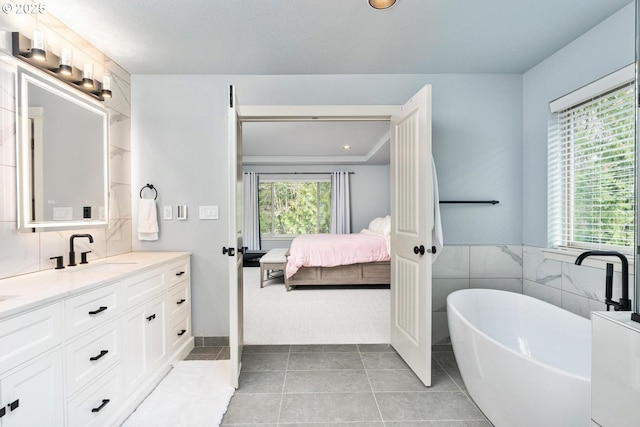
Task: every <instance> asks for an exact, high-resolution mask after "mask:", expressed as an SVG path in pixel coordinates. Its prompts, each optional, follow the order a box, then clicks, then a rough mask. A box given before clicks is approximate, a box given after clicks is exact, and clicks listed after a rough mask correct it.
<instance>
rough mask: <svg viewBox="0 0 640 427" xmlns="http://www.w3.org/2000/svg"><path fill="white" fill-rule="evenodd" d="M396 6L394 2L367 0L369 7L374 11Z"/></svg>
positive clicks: (392, 0)
mask: <svg viewBox="0 0 640 427" xmlns="http://www.w3.org/2000/svg"><path fill="white" fill-rule="evenodd" d="M394 4H396V0H369V6H371V7H372V8H374V9H389V8H390V7H391V6H393V5H394Z"/></svg>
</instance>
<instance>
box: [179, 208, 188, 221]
mask: <svg viewBox="0 0 640 427" xmlns="http://www.w3.org/2000/svg"><path fill="white" fill-rule="evenodd" d="M177 218H178V219H179V220H182V221H184V220H186V219H187V205H178V217H177Z"/></svg>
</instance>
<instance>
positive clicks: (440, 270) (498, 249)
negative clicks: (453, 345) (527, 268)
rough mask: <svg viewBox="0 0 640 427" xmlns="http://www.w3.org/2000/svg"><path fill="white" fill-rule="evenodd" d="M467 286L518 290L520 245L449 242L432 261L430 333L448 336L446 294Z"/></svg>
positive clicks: (435, 340) (440, 338)
mask: <svg viewBox="0 0 640 427" xmlns="http://www.w3.org/2000/svg"><path fill="white" fill-rule="evenodd" d="M469 288H489V289H502V290H506V291H511V292H517V293H522V245H480V246H475V245H450V246H445V247H444V248H442V252H441V254H440V256H439V257H438V258H437V259H436V262H435V263H434V264H433V308H432V310H433V330H432V333H433V336H432V342H433V343H434V344H438V343H440V342H442V341H446V340H448V338H449V327H448V326H447V296H448V295H449V294H450V293H451V292H454V291H457V290H460V289H469Z"/></svg>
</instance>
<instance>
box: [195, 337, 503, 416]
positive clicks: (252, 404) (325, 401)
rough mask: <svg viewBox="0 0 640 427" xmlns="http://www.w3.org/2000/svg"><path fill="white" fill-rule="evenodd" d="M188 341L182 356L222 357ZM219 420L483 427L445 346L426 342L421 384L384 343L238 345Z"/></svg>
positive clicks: (224, 350)
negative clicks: (239, 355)
mask: <svg viewBox="0 0 640 427" xmlns="http://www.w3.org/2000/svg"><path fill="white" fill-rule="evenodd" d="M228 357H229V347H222V346H214V347H196V348H195V349H194V350H193V352H192V353H191V354H190V355H189V356H188V358H189V359H225V358H228ZM242 363H243V365H242V373H241V375H240V387H239V388H238V390H237V391H236V393H235V395H234V396H233V398H232V399H231V402H230V404H229V408H228V410H227V413H226V414H225V416H224V418H223V420H222V425H228V426H233V425H244V426H261V427H264V426H270V427H271V426H272V427H275V426H301V425H308V426H313V427H325V426H335V427H338V426H342V425H344V426H349V427H365V426H366V427H383V426H396V427H399V426H408V427H409V426H410V427H421V426H423V427H427V426H428V427H490V426H491V424H490V423H489V422H488V421H487V419H486V418H485V417H484V415H483V414H482V413H481V412H480V411H479V410H478V408H477V407H476V406H475V404H474V403H473V402H472V401H471V399H470V398H469V396H468V395H467V394H466V390H465V388H464V384H463V383H462V379H461V377H460V373H459V371H458V367H457V365H456V362H455V358H454V356H453V351H452V349H451V346H450V345H442V346H434V347H433V363H432V377H433V385H432V386H431V387H429V388H427V387H424V386H423V385H422V383H420V381H419V380H418V379H417V377H416V376H415V375H414V374H413V372H412V371H411V370H409V368H408V367H407V365H406V364H405V363H404V361H403V360H402V359H401V358H400V357H399V356H398V355H397V353H396V352H395V351H394V350H393V348H392V347H391V346H390V345H388V344H353V345H303V346H300V345H278V346H246V347H245V349H244V355H243V359H242Z"/></svg>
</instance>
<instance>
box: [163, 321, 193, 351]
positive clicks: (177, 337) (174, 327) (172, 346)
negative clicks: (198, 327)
mask: <svg viewBox="0 0 640 427" xmlns="http://www.w3.org/2000/svg"><path fill="white" fill-rule="evenodd" d="M190 320H191V317H190V316H188V315H187V316H185V317H182V318H178V319H175V320H174V321H173V322H172V323H171V327H170V328H169V339H168V341H169V355H173V354H175V352H176V351H178V350H179V349H180V347H182V345H183V344H184V343H185V342H186V341H189V339H191V321H190Z"/></svg>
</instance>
